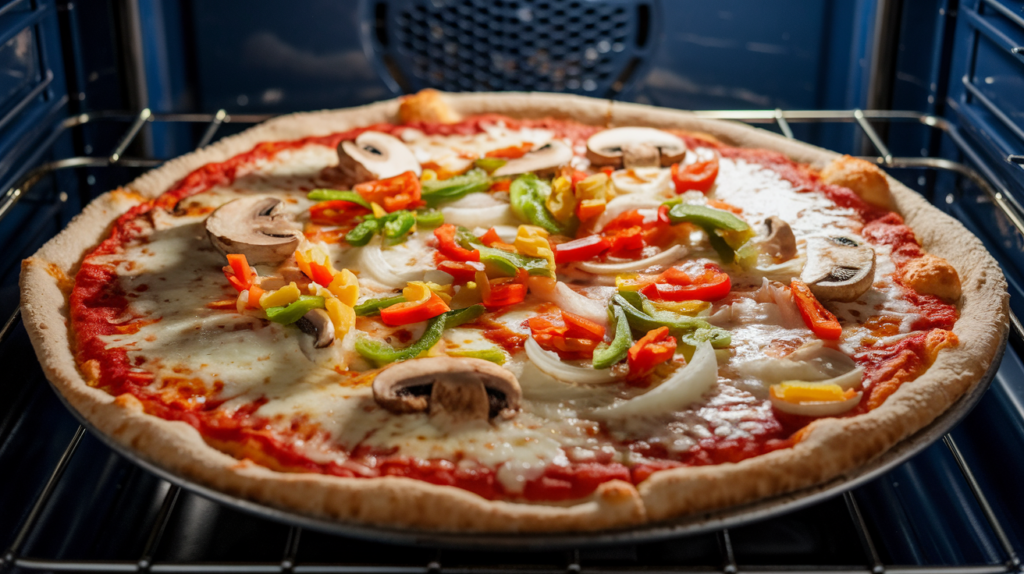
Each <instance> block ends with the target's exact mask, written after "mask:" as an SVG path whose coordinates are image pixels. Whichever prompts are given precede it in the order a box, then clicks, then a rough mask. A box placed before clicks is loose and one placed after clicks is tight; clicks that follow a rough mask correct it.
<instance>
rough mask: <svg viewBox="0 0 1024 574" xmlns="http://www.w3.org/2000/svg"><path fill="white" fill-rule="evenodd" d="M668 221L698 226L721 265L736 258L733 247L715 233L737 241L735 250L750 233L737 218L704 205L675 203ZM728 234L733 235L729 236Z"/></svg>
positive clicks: (747, 227) (744, 223) (721, 210)
mask: <svg viewBox="0 0 1024 574" xmlns="http://www.w3.org/2000/svg"><path fill="white" fill-rule="evenodd" d="M668 220H669V222H670V223H671V224H672V225H678V224H680V223H693V224H695V225H699V226H700V227H701V228H702V229H703V230H704V232H705V233H707V234H708V240H709V241H710V242H711V247H713V248H714V250H715V252H717V253H718V256H719V257H721V258H722V262H723V263H732V262H733V260H734V259H735V258H736V253H735V250H734V247H733V245H731V244H730V242H729V241H728V240H727V239H726V238H724V237H722V235H719V234H718V233H717V231H722V232H723V233H725V234H729V235H730V238H731V239H732V240H733V241H732V242H733V243H736V242H737V241H739V244H737V245H736V246H735V247H737V248H738V247H739V246H740V245H742V244H743V243H746V241H747V239H749V236H748V235H749V233H750V232H751V229H750V226H749V225H747V223H746V222H745V221H743V220H742V219H740V218H739V217H736V216H735V215H733V214H732V213H729V212H728V211H725V210H723V209H713V208H710V207H706V206H704V205H690V204H687V203H676V204H675V205H672V207H670V208H669V210H668ZM730 232H734V233H732V234H730ZM735 232H739V233H735ZM741 239H742V240H741ZM740 240H741V241H740Z"/></svg>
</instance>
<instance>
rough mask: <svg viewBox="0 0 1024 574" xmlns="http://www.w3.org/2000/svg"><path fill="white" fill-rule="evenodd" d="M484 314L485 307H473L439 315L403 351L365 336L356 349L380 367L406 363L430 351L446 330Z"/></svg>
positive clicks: (357, 341) (358, 342)
mask: <svg viewBox="0 0 1024 574" xmlns="http://www.w3.org/2000/svg"><path fill="white" fill-rule="evenodd" d="M483 313H484V306H483V305H473V306H471V307H466V308H465V309H458V310H455V311H448V312H447V313H443V314H441V315H438V316H436V317H434V318H433V319H430V321H428V322H427V327H426V329H425V330H424V331H423V335H421V336H420V338H419V339H417V340H416V342H414V343H412V344H411V345H409V346H407V347H405V348H403V349H395V348H394V347H392V346H391V345H389V344H388V343H386V342H384V341H378V340H375V339H370V338H368V337H365V336H364V337H361V338H359V339H357V340H356V343H355V349H356V352H358V353H359V354H360V355H362V356H363V358H365V359H366V360H368V361H370V362H371V363H373V364H374V365H376V366H378V367H383V366H384V365H387V364H390V363H395V362H398V361H406V360H408V359H412V358H415V357H417V356H419V355H420V353H424V352H426V351H429V350H430V348H431V347H433V346H434V345H435V344H436V343H437V342H438V341H440V340H441V335H442V334H444V331H445V329H451V328H454V327H457V326H459V325H461V324H463V323H467V322H469V321H472V320H474V319H476V318H477V317H479V316H480V315H482V314H483Z"/></svg>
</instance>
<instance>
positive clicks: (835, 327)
mask: <svg viewBox="0 0 1024 574" xmlns="http://www.w3.org/2000/svg"><path fill="white" fill-rule="evenodd" d="M789 288H790V290H791V291H792V293H793V300H794V301H795V302H796V307H797V309H798V310H799V311H800V316H801V317H803V320H804V323H805V324H806V325H807V328H808V329H810V330H811V331H813V332H814V334H815V335H817V336H819V337H821V338H822V339H830V340H837V339H839V337H841V336H842V335H843V326H842V325H840V324H839V320H838V319H836V316H835V315H833V314H832V312H831V311H829V310H828V309H826V308H825V307H824V306H822V304H821V303H820V302H819V301H818V300H817V299H816V298H815V297H814V293H813V292H812V291H811V289H810V288H809V287H808V286H807V285H806V284H804V282H802V281H800V280H798V279H794V280H793V282H792V283H790V285H789Z"/></svg>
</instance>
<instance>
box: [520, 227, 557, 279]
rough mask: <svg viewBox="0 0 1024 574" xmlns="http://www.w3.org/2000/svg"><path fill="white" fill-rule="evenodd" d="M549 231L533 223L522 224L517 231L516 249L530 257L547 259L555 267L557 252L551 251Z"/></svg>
mask: <svg viewBox="0 0 1024 574" xmlns="http://www.w3.org/2000/svg"><path fill="white" fill-rule="evenodd" d="M547 237H548V232H547V231H545V230H544V229H542V228H540V227H535V226H533V225H520V226H519V230H518V231H516V242H515V248H516V251H518V252H519V253H522V254H523V255H528V256H530V257H540V258H542V259H546V260H547V262H548V265H549V266H550V267H551V269H552V273H553V272H554V269H555V254H554V253H553V252H552V251H551V244H550V243H548V239H547Z"/></svg>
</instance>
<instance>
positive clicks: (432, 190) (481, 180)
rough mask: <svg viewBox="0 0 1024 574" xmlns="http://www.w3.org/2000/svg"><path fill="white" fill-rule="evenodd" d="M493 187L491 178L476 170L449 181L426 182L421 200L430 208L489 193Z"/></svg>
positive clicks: (485, 173) (435, 180) (421, 190)
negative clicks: (485, 192) (476, 194)
mask: <svg viewBox="0 0 1024 574" xmlns="http://www.w3.org/2000/svg"><path fill="white" fill-rule="evenodd" d="M490 187H491V178H490V176H488V175H487V172H486V171H484V170H482V169H474V170H471V171H469V172H467V173H465V174H463V175H457V176H455V177H450V178H448V179H434V180H429V181H425V182H423V184H422V187H421V189H420V199H422V200H423V201H425V202H427V205H428V206H430V207H437V205H438V204H439V203H443V202H445V201H454V200H456V199H459V198H461V197H464V196H466V195H469V194H471V193H476V192H478V191H487V190H488V189H489V188H490Z"/></svg>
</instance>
